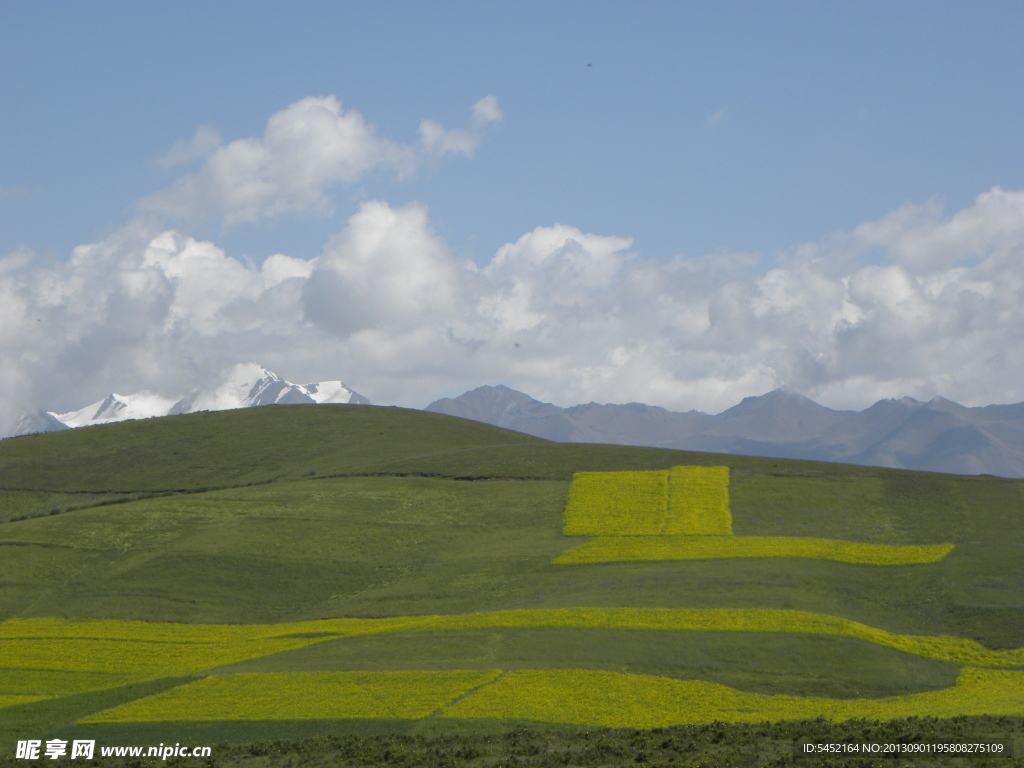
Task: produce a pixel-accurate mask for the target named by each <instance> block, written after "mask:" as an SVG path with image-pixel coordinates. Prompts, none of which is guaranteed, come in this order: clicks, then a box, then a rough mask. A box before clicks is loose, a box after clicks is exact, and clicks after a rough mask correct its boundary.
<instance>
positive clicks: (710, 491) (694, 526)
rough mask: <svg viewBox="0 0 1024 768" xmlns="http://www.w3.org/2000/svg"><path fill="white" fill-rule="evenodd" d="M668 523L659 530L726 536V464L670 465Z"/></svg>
mask: <svg viewBox="0 0 1024 768" xmlns="http://www.w3.org/2000/svg"><path fill="white" fill-rule="evenodd" d="M668 489H669V493H668V525H667V526H666V527H665V528H664V529H663V530H662V531H660V533H667V534H685V535H690V536H729V535H730V534H731V533H732V515H731V514H730V512H729V468H728V467H672V469H671V470H670V471H669V475H668Z"/></svg>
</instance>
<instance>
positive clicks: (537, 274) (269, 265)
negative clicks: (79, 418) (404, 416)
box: [0, 188, 1024, 420]
mask: <svg viewBox="0 0 1024 768" xmlns="http://www.w3.org/2000/svg"><path fill="white" fill-rule="evenodd" d="M631 248H632V241H631V240H630V239H629V238H627V237H621V236H617V235H606V234H595V233H588V232H583V231H581V230H579V229H577V228H575V227H572V226H570V225H565V224H553V225H550V226H540V227H537V228H535V229H534V230H532V231H530V232H527V233H525V234H524V235H523V236H522V237H520V238H518V239H517V240H516V241H515V242H511V243H508V244H506V245H504V246H502V247H501V248H499V249H498V250H497V252H496V253H495V254H494V256H493V257H492V258H491V260H490V261H489V263H487V264H485V265H483V266H477V265H475V264H473V263H470V262H462V261H460V260H458V259H456V258H455V257H454V256H453V255H452V254H451V252H450V250H449V249H448V248H447V247H446V245H445V243H444V242H443V241H442V240H441V239H440V238H439V237H438V235H437V234H436V232H434V230H433V228H432V227H431V224H430V219H429V215H428V212H427V210H426V209H425V208H424V207H423V206H420V205H408V206H403V207H393V206H391V205H389V204H388V203H386V202H383V201H379V200H375V201H368V202H366V203H364V204H363V205H362V207H361V208H360V210H359V211H358V212H357V213H355V214H354V215H353V216H352V217H351V218H350V219H349V221H348V222H347V224H346V225H345V226H344V227H343V228H342V229H341V231H340V232H339V233H338V234H337V235H336V236H335V237H333V238H332V239H331V240H330V241H329V242H328V243H327V244H326V245H325V247H324V249H323V252H322V253H321V254H320V255H319V256H317V257H316V258H314V259H308V260H307V259H299V258H294V257H291V256H288V255H285V254H278V255H275V256H272V257H270V258H268V259H267V260H266V261H265V262H264V263H263V264H262V265H255V264H252V263H247V262H243V261H240V260H238V259H235V258H233V257H232V256H230V255H229V254H227V253H225V252H224V250H223V249H221V248H219V247H218V246H217V245H215V244H214V243H212V242H205V241H199V240H196V239H194V238H191V237H189V236H187V235H185V234H183V233H181V232H178V231H175V230H167V231H160V230H151V229H147V227H146V226H145V225H143V224H139V223H133V224H132V225H131V226H129V227H126V228H124V229H123V230H120V231H118V232H115V233H113V234H112V235H111V236H110V237H108V238H106V239H105V240H103V241H100V242H98V243H94V244H91V245H86V246H81V247H79V248H76V249H75V251H74V253H73V254H72V257H71V259H70V260H68V261H67V262H54V261H45V260H43V259H41V258H39V257H38V256H36V255H35V254H34V253H32V252H31V251H29V250H27V249H24V248H22V249H19V250H17V251H15V252H13V253H11V254H9V255H7V256H5V257H3V258H0V385H2V386H3V388H4V389H3V392H4V398H5V403H3V404H0V417H2V416H3V415H4V414H7V416H6V418H7V419H8V420H10V418H11V417H10V414H11V413H13V412H14V411H15V410H16V409H15V407H14V406H15V405H18V406H22V405H25V404H35V405H37V406H42V407H45V408H47V409H55V410H60V409H65V410H70V409H71V408H73V407H81V406H82V405H84V404H85V403H87V402H89V401H90V400H93V399H98V398H99V397H101V396H102V395H104V394H105V393H106V392H108V391H111V390H114V391H122V392H124V391H136V390H140V389H149V390H151V391H153V392H154V393H157V394H162V395H167V396H175V395H180V394H182V393H183V392H184V391H185V390H187V389H188V388H189V387H190V386H193V385H196V384H202V383H204V381H205V380H204V377H212V376H214V375H216V374H217V373H218V372H219V371H220V370H221V369H222V368H223V367H224V366H226V365H228V364H231V363H235V362H238V361H244V360H248V359H257V360H259V361H261V362H263V363H264V364H265V365H267V366H268V367H270V368H271V369H273V370H276V371H277V372H279V373H280V374H282V375H284V376H286V377H287V378H289V379H291V380H293V381H294V380H297V381H307V380H308V381H314V380H317V379H329V378H338V377H341V378H343V379H345V380H346V381H347V382H348V383H349V384H350V385H351V386H353V387H354V388H355V389H356V390H358V391H360V392H362V393H363V394H366V395H367V396H368V397H370V398H371V399H372V400H374V401H375V402H378V403H397V404H401V405H410V406H416V407H421V406H423V405H425V404H426V403H427V402H429V401H430V400H432V399H434V398H436V397H441V396H446V395H455V394H458V393H460V392H462V391H464V390H465V389H468V388H471V387H475V386H478V385H481V384H487V383H505V384H508V385H510V386H513V387H516V388H519V389H522V390H523V391H526V392H528V393H530V394H532V395H534V396H535V397H539V398H542V399H547V400H551V401H553V402H556V403H559V404H562V405H569V404H573V403H577V402H586V401H589V400H597V401H602V402H628V401H632V400H635V401H644V402H648V403H652V404H657V405H663V406H665V407H668V408H673V409H689V408H699V409H702V410H706V411H712V412H715V411H717V410H721V409H723V408H726V407H728V406H730V405H733V404H735V403H736V402H738V401H739V400H740V399H741V398H742V397H744V396H747V395H756V394H761V393H763V392H766V391H768V390H770V389H772V388H774V387H777V386H781V385H788V386H790V387H793V388H795V389H797V390H800V391H803V392H805V393H806V394H808V395H810V396H812V397H816V398H817V399H819V401H821V402H824V403H826V404H828V405H832V406H834V407H857V408H861V407H865V406H866V405H868V404H870V403H871V402H873V401H874V400H876V399H879V398H882V397H898V396H903V395H911V396H914V397H918V398H929V397H932V396H934V395H937V394H941V395H944V396H946V397H950V398H952V399H955V400H959V401H960V402H964V403H967V404H974V405H977V404H984V403H989V402H1013V401H1020V400H1022V399H1024V393H1022V389H1021V385H1020V382H1021V381H1022V380H1024V343H1022V342H1024V339H1022V338H1021V337H1022V335H1024V192H1017V191H1006V190H1002V189H998V188H994V189H992V190H990V191H988V192H986V193H984V194H982V195H980V196H979V197H978V198H977V200H976V201H975V202H974V204H973V205H971V206H968V207H967V208H965V209H963V210H961V211H957V212H954V213H953V214H952V215H951V216H946V215H943V213H942V211H941V208H940V207H939V206H938V204H937V203H936V202H934V201H930V202H927V203H925V204H923V205H919V206H904V207H903V208H901V209H899V210H897V211H894V212H892V213H891V214H889V215H887V216H884V217H882V218H880V219H878V220H877V221H871V222H865V223H864V224H862V225H860V226H859V227H856V228H854V229H853V230H851V231H849V232H841V233H837V234H836V235H834V236H833V237H830V238H827V239H825V240H823V241H821V242H816V243H806V244H803V245H800V246H799V247H796V248H793V249H791V250H789V251H786V252H782V253H778V254H772V255H764V254H756V253H713V254H708V255H704V256H699V257H687V256H676V257H674V258H671V259H664V258H652V257H645V256H642V255H640V254H638V253H636V252H634V251H632V250H631ZM879 254H881V255H879ZM15 400H17V403H15V402H14V401H15Z"/></svg>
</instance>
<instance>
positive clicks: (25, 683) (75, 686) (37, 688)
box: [0, 668, 138, 696]
mask: <svg viewBox="0 0 1024 768" xmlns="http://www.w3.org/2000/svg"><path fill="white" fill-rule="evenodd" d="M136 680H138V676H137V675H122V674H115V673H104V672H66V671H58V670H53V669H2V668H0V695H4V694H23V695H29V696H57V695H60V696H67V695H69V694H72V693H82V692H83V691H98V690H102V689H104V688H116V687H118V686H120V685H127V684H128V683H131V682H135V681H136Z"/></svg>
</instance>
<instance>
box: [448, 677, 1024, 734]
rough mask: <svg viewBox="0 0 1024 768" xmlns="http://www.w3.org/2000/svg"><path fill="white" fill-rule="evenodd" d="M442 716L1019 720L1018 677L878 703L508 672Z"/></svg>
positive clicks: (699, 684) (1023, 692)
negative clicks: (961, 717) (977, 717)
mask: <svg viewBox="0 0 1024 768" xmlns="http://www.w3.org/2000/svg"><path fill="white" fill-rule="evenodd" d="M440 714H441V716H442V717H452V718H488V719H515V720H533V721H538V722H548V723H572V724H575V725H589V726H602V727H609V728H660V727H665V726H670V725H677V724H683V723H712V722H716V721H724V722H765V721H770V722H772V721H774V722H777V721H782V720H803V719H813V718H817V717H825V718H826V719H828V720H833V721H840V720H849V719H853V718H865V719H879V720H889V719H894V718H902V717H912V716H913V717H956V716H959V715H970V714H989V715H1009V716H1016V717H1019V716H1021V715H1024V672H1017V671H1014V672H1010V671H995V670H988V669H965V670H964V671H963V672H962V673H961V675H960V677H959V679H958V680H957V684H956V686H955V687H953V688H946V689H944V690H941V691H929V692H927V693H915V694H908V695H905V696H893V697H889V698H884V699H826V698H816V697H803V696H771V695H764V694H755V693H745V692H743V691H738V690H735V689H733V688H729V687H727V686H724V685H719V684H717V683H709V682H705V681H700V680H674V679H671V678H664V677H655V676H653V675H630V674H622V673H619V672H604V671H596V670H583V669H565V670H523V671H516V672H509V673H507V674H505V675H503V676H502V677H500V678H499V679H497V680H495V681H494V682H493V683H492V684H490V685H487V686H484V687H482V688H480V689H479V690H477V691H475V692H473V693H471V694H470V695H468V696H466V697H465V698H463V699H461V700H460V701H458V702H455V703H454V704H452V705H450V706H448V707H445V709H444V710H442V712H441V713H440Z"/></svg>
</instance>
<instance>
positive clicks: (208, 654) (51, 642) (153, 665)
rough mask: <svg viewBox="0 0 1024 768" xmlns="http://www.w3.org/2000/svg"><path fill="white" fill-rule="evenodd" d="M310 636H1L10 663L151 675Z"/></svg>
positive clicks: (277, 648) (271, 649) (280, 647)
mask: <svg viewBox="0 0 1024 768" xmlns="http://www.w3.org/2000/svg"><path fill="white" fill-rule="evenodd" d="M311 642H313V641H312V640H309V639H298V638H296V639H290V640H289V639H280V640H253V641H248V642H245V641H243V642H235V643H189V642H152V641H149V640H141V641H140V640H135V639H134V638H132V637H131V636H128V637H125V638H124V639H122V640H92V639H79V638H59V639H51V638H38V639H19V640H13V639H12V640H3V639H0V658H2V659H3V664H4V665H5V666H6V667H16V668H20V669H52V670H62V671H66V672H112V673H121V674H129V675H141V676H145V677H158V676H164V675H175V674H185V673H189V672H201V671H203V670H205V669H210V668H211V667H219V666H221V665H223V664H231V663H234V662H236V661H244V660H245V659H254V658H257V657H259V656H267V655H269V654H271V653H279V652H281V651H289V650H293V649H295V648H302V647H303V646H305V645H309V644H310V643H311Z"/></svg>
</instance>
